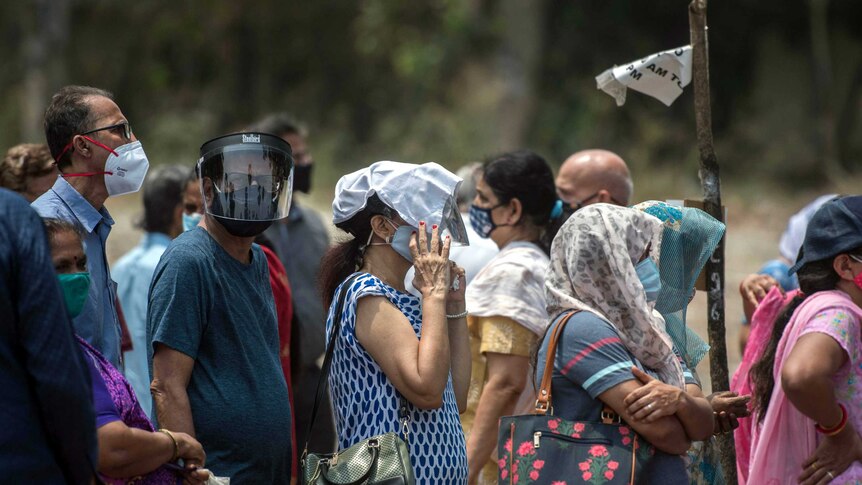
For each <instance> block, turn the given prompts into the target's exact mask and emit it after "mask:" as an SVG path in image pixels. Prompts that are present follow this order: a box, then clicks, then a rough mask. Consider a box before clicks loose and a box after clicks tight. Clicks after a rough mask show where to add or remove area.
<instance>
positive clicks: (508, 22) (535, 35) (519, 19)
mask: <svg viewBox="0 0 862 485" xmlns="http://www.w3.org/2000/svg"><path fill="white" fill-rule="evenodd" d="M498 8H499V13H498V18H499V20H500V22H499V25H500V26H501V29H500V30H501V32H500V44H499V45H500V47H499V49H498V54H497V59H496V65H495V71H496V76H495V77H496V78H497V80H498V81H499V82H500V85H501V86H502V93H501V95H500V97H499V102H498V104H497V113H498V115H497V134H498V138H497V140H498V141H497V146H498V147H499V149H501V150H512V149H515V148H520V147H522V146H523V142H524V139H525V136H526V134H527V129H528V127H529V126H530V122H531V121H532V116H533V112H534V110H535V104H536V81H535V79H536V71H537V69H538V67H539V61H540V60H541V54H542V52H541V51H542V43H543V35H542V32H543V25H542V22H543V20H544V12H545V10H546V3H545V1H544V0H537V1H533V2H529V4H525V3H523V2H521V1H520V0H501V1H500V3H499V6H498Z"/></svg>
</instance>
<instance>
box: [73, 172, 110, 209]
mask: <svg viewBox="0 0 862 485" xmlns="http://www.w3.org/2000/svg"><path fill="white" fill-rule="evenodd" d="M84 171H85V170H80V171H79V170H77V168H75V167H72V166H67V167H65V168H64V169H63V172H65V173H79V172H84ZM66 182H68V183H69V185H71V186H72V188H73V189H75V191H76V192H78V193H79V194H81V197H83V198H85V199H87V202H89V203H90V205H91V206H93V208H94V209H96V210H97V211H98V210H102V207H103V206H104V205H105V200H107V199H108V189H107V188H105V178H104V175H90V176H86V177H67V178H66Z"/></svg>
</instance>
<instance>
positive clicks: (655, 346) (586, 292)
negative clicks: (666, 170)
mask: <svg viewBox="0 0 862 485" xmlns="http://www.w3.org/2000/svg"><path fill="white" fill-rule="evenodd" d="M663 227H664V226H663V225H662V222H661V221H660V220H658V219H657V218H655V217H653V216H651V215H649V214H646V213H644V212H641V211H639V210H635V209H630V208H626V207H617V206H613V205H608V204H593V205H590V206H587V207H584V208H583V209H580V210H579V211H577V212H575V213H574V214H573V215H572V216H571V217H570V218H569V220H568V221H566V223H565V224H563V227H562V228H560V231H559V232H558V233H557V236H556V237H555V238H554V242H553V244H552V245H551V264H550V266H549V267H548V272H547V274H546V275H545V299H546V301H547V309H548V314H549V315H557V314H559V313H560V312H562V311H564V310H570V309H571V310H585V311H589V312H592V313H594V314H596V315H597V316H599V317H600V318H602V319H604V320H606V321H607V322H608V323H610V324H611V325H613V326H614V328H616V329H617V331H618V332H619V334H620V339H621V340H622V342H623V344H624V345H625V346H626V348H628V349H629V351H630V352H631V353H632V354H634V356H635V357H636V358H637V359H638V360H639V361H640V362H641V363H642V364H644V365H645V366H647V367H649V368H650V369H652V370H654V371H655V372H657V373H658V375H659V378H660V379H661V381H662V382H665V383H667V384H671V385H674V386H678V387H684V383H685V381H684V378H683V375H682V366H681V364H680V362H679V359H678V358H677V356H676V354H674V352H673V344H672V342H671V339H670V336H669V335H668V334H667V331H666V330H665V323H664V319H663V318H662V316H661V314H659V312H657V311H655V310H654V309H653V307H652V305H651V304H650V303H648V302H647V300H646V293H645V292H644V288H643V285H642V284H641V282H640V279H639V278H638V275H637V272H636V271H635V265H636V264H637V263H638V261H640V259H641V257H642V256H643V254H644V253H645V252H646V249H647V248H650V257H651V258H652V259H653V260H654V261H656V262H658V255H659V254H660V251H661V237H662V229H663Z"/></svg>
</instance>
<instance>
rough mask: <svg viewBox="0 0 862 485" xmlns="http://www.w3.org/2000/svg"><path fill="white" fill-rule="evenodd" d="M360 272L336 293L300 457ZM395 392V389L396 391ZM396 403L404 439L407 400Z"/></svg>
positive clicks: (402, 399)
mask: <svg viewBox="0 0 862 485" xmlns="http://www.w3.org/2000/svg"><path fill="white" fill-rule="evenodd" d="M359 276H360V273H356V274H353V275H352V276H350V277H349V278H347V280H345V281H344V283H343V284H342V285H341V291H340V293H339V295H338V301H337V303H336V305H335V313H334V314H333V320H332V334H331V335H330V336H329V343H328V344H327V346H326V353H325V354H324V357H323V366H322V367H321V368H320V377H319V378H318V379H317V389H316V390H315V392H314V406H313V407H312V408H311V419H310V420H309V422H308V429H307V432H306V434H305V436H306V438H305V446H304V447H303V449H302V458H301V459H304V458H305V456H306V455H308V442H309V441H310V440H311V431H312V430H313V429H314V422H315V421H316V420H317V413H318V411H320V403H321V402H322V401H323V396H324V395H325V393H326V391H327V389H328V388H329V370H330V368H331V367H332V355H333V353H334V352H335V341H336V340H337V339H338V333H339V332H340V331H341V315H342V312H343V311H344V300H345V299H346V298H347V292H348V290H350V286H351V285H353V282H354V281H355V280H356V279H357V278H359ZM396 392H397V391H396ZM398 397H399V405H398V418H399V421H400V422H401V432H402V434H403V435H404V438H405V441H406V439H407V435H408V428H407V424H408V423H409V422H410V417H409V416H410V415H409V408H408V405H407V400H406V399H404V397H403V396H401V395H400V394H399V395H398Z"/></svg>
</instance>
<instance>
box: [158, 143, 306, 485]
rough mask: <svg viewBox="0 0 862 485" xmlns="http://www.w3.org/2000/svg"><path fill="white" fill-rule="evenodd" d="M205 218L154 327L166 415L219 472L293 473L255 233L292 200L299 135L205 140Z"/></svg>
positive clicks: (250, 479) (164, 272)
mask: <svg viewBox="0 0 862 485" xmlns="http://www.w3.org/2000/svg"><path fill="white" fill-rule="evenodd" d="M197 171H198V176H199V179H200V186H201V195H202V198H203V203H204V212H205V214H204V218H203V220H202V221H201V224H200V225H198V226H197V227H195V228H194V229H192V230H189V231H186V232H184V233H183V234H182V235H180V236H179V237H177V238H176V239H175V240H174V241H173V242H172V243H171V245H170V246H169V247H168V249H167V250H166V251H165V254H164V256H162V259H161V261H160V262H159V265H158V267H157V268H156V272H155V275H154V276H153V282H152V285H151V288H150V298H149V305H150V310H149V314H148V325H147V327H148V329H147V335H148V338H149V340H150V341H151V342H152V347H151V348H150V349H148V352H149V360H150V366H151V375H152V377H153V382H152V385H151V390H152V393H153V403H154V405H155V411H156V413H155V414H156V417H157V419H158V423H159V426H160V427H163V428H167V429H170V430H172V431H180V432H185V433H188V434H190V435H192V436H195V437H196V438H197V439H198V441H200V442H201V444H203V446H204V449H205V450H206V453H207V467H208V468H209V469H210V470H212V472H213V473H214V474H215V475H216V476H228V477H231V479H232V480H233V481H235V482H237V483H276V484H280V483H284V484H287V483H289V481H290V472H291V470H290V466H291V465H290V460H291V410H290V404H289V399H288V392H287V385H286V383H285V379H284V375H283V374H282V370H281V363H280V360H279V348H278V346H279V339H278V328H277V323H276V313H275V306H274V301H273V296H272V288H271V286H270V282H269V273H268V267H267V262H266V257H265V255H264V253H263V251H262V250H261V248H260V247H259V246H258V245H256V244H253V241H254V238H255V236H257V235H258V234H260V233H262V232H263V231H264V230H265V229H266V228H267V227H268V226H269V225H270V224H272V223H273V222H274V221H276V220H278V219H281V218H284V217H285V216H286V215H287V213H288V210H289V207H290V197H291V189H292V182H293V180H292V178H293V157H292V153H291V148H290V145H288V144H287V142H285V141H284V140H282V139H281V138H278V137H276V136H273V135H268V134H263V133H237V134H232V135H226V136H222V137H219V138H215V139H213V140H210V141H208V142H206V143H204V144H203V146H202V147H201V157H200V159H199V161H198V163H197Z"/></svg>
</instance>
